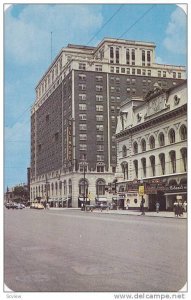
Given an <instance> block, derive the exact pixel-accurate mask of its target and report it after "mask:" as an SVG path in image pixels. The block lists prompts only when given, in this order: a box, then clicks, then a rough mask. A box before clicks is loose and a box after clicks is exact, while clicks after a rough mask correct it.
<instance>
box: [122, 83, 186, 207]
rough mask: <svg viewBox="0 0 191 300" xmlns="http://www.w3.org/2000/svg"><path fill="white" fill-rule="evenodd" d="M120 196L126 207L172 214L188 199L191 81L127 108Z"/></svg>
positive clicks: (156, 91)
mask: <svg viewBox="0 0 191 300" xmlns="http://www.w3.org/2000/svg"><path fill="white" fill-rule="evenodd" d="M116 140H117V154H118V155H117V156H118V158H117V171H116V181H117V190H118V193H119V194H120V193H121V194H123V195H124V206H128V208H130V209H131V208H132V209H135V208H137V209H139V208H140V204H141V200H142V199H143V198H144V200H145V201H144V203H145V204H144V205H145V208H146V209H148V210H155V205H156V202H159V203H160V210H172V209H173V204H174V202H175V201H177V200H181V201H186V200H187V82H186V81H185V82H183V83H181V84H180V85H178V86H176V87H173V88H170V89H167V90H164V89H161V88H160V87H159V86H158V85H155V86H154V90H152V91H151V92H149V93H148V94H147V95H146V97H145V98H144V100H143V99H138V98H134V99H131V100H128V101H126V102H124V103H123V104H122V105H121V109H120V115H119V117H118V125H117V130H116Z"/></svg>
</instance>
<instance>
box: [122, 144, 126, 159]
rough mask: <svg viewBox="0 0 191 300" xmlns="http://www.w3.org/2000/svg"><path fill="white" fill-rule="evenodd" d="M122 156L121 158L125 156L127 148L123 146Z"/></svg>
mask: <svg viewBox="0 0 191 300" xmlns="http://www.w3.org/2000/svg"><path fill="white" fill-rule="evenodd" d="M122 156H123V157H126V156H127V147H126V146H125V145H123V148H122Z"/></svg>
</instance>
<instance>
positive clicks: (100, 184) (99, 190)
mask: <svg viewBox="0 0 191 300" xmlns="http://www.w3.org/2000/svg"><path fill="white" fill-rule="evenodd" d="M96 194H97V195H105V180H104V179H98V180H97V182H96Z"/></svg>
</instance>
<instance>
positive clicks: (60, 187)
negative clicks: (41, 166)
mask: <svg viewBox="0 0 191 300" xmlns="http://www.w3.org/2000/svg"><path fill="white" fill-rule="evenodd" d="M59 189H60V190H61V189H62V181H59Z"/></svg>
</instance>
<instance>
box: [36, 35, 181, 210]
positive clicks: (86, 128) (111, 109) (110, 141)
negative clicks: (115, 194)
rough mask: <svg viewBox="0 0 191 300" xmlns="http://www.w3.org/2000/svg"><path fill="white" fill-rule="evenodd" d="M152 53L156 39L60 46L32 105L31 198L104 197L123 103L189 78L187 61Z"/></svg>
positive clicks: (75, 201)
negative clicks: (165, 61) (171, 61)
mask: <svg viewBox="0 0 191 300" xmlns="http://www.w3.org/2000/svg"><path fill="white" fill-rule="evenodd" d="M154 60H155V44H153V43H148V42H137V41H128V40H115V39H108V38H107V39H104V40H103V41H102V42H101V43H100V44H99V45H98V46H97V47H89V46H79V45H70V44H69V45H68V46H67V47H66V48H63V49H62V50H61V51H60V53H59V54H58V55H57V57H56V58H55V60H54V61H53V62H52V64H51V65H50V67H49V69H48V70H47V71H46V73H45V74H44V76H43V77H42V78H41V80H40V81H39V83H38V84H37V86H36V100H35V103H34V105H33V107H32V110H31V196H30V197H31V200H34V199H35V198H36V197H41V198H42V199H43V198H44V199H45V198H46V199H49V201H50V203H52V204H54V205H61V206H63V205H65V203H67V205H69V206H73V207H78V206H80V201H79V199H81V198H82V197H83V195H84V194H85V195H86V196H87V197H88V198H90V199H94V198H95V197H96V196H99V197H101V196H106V195H105V185H107V184H108V183H109V182H112V181H113V179H114V174H115V171H116V164H117V156H116V142H115V132H116V122H117V115H118V114H119V110H120V105H121V103H122V102H123V101H125V100H126V99H127V98H134V99H136V98H139V97H143V98H144V96H145V95H146V94H147V93H148V92H149V90H151V89H152V87H153V85H154V84H156V83H157V84H158V85H159V86H161V87H162V88H169V87H172V86H176V85H177V84H178V83H180V82H181V81H182V80H184V79H185V77H186V73H185V68H184V67H181V66H172V65H161V64H156V63H155V62H154ZM107 197H109V195H107Z"/></svg>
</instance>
